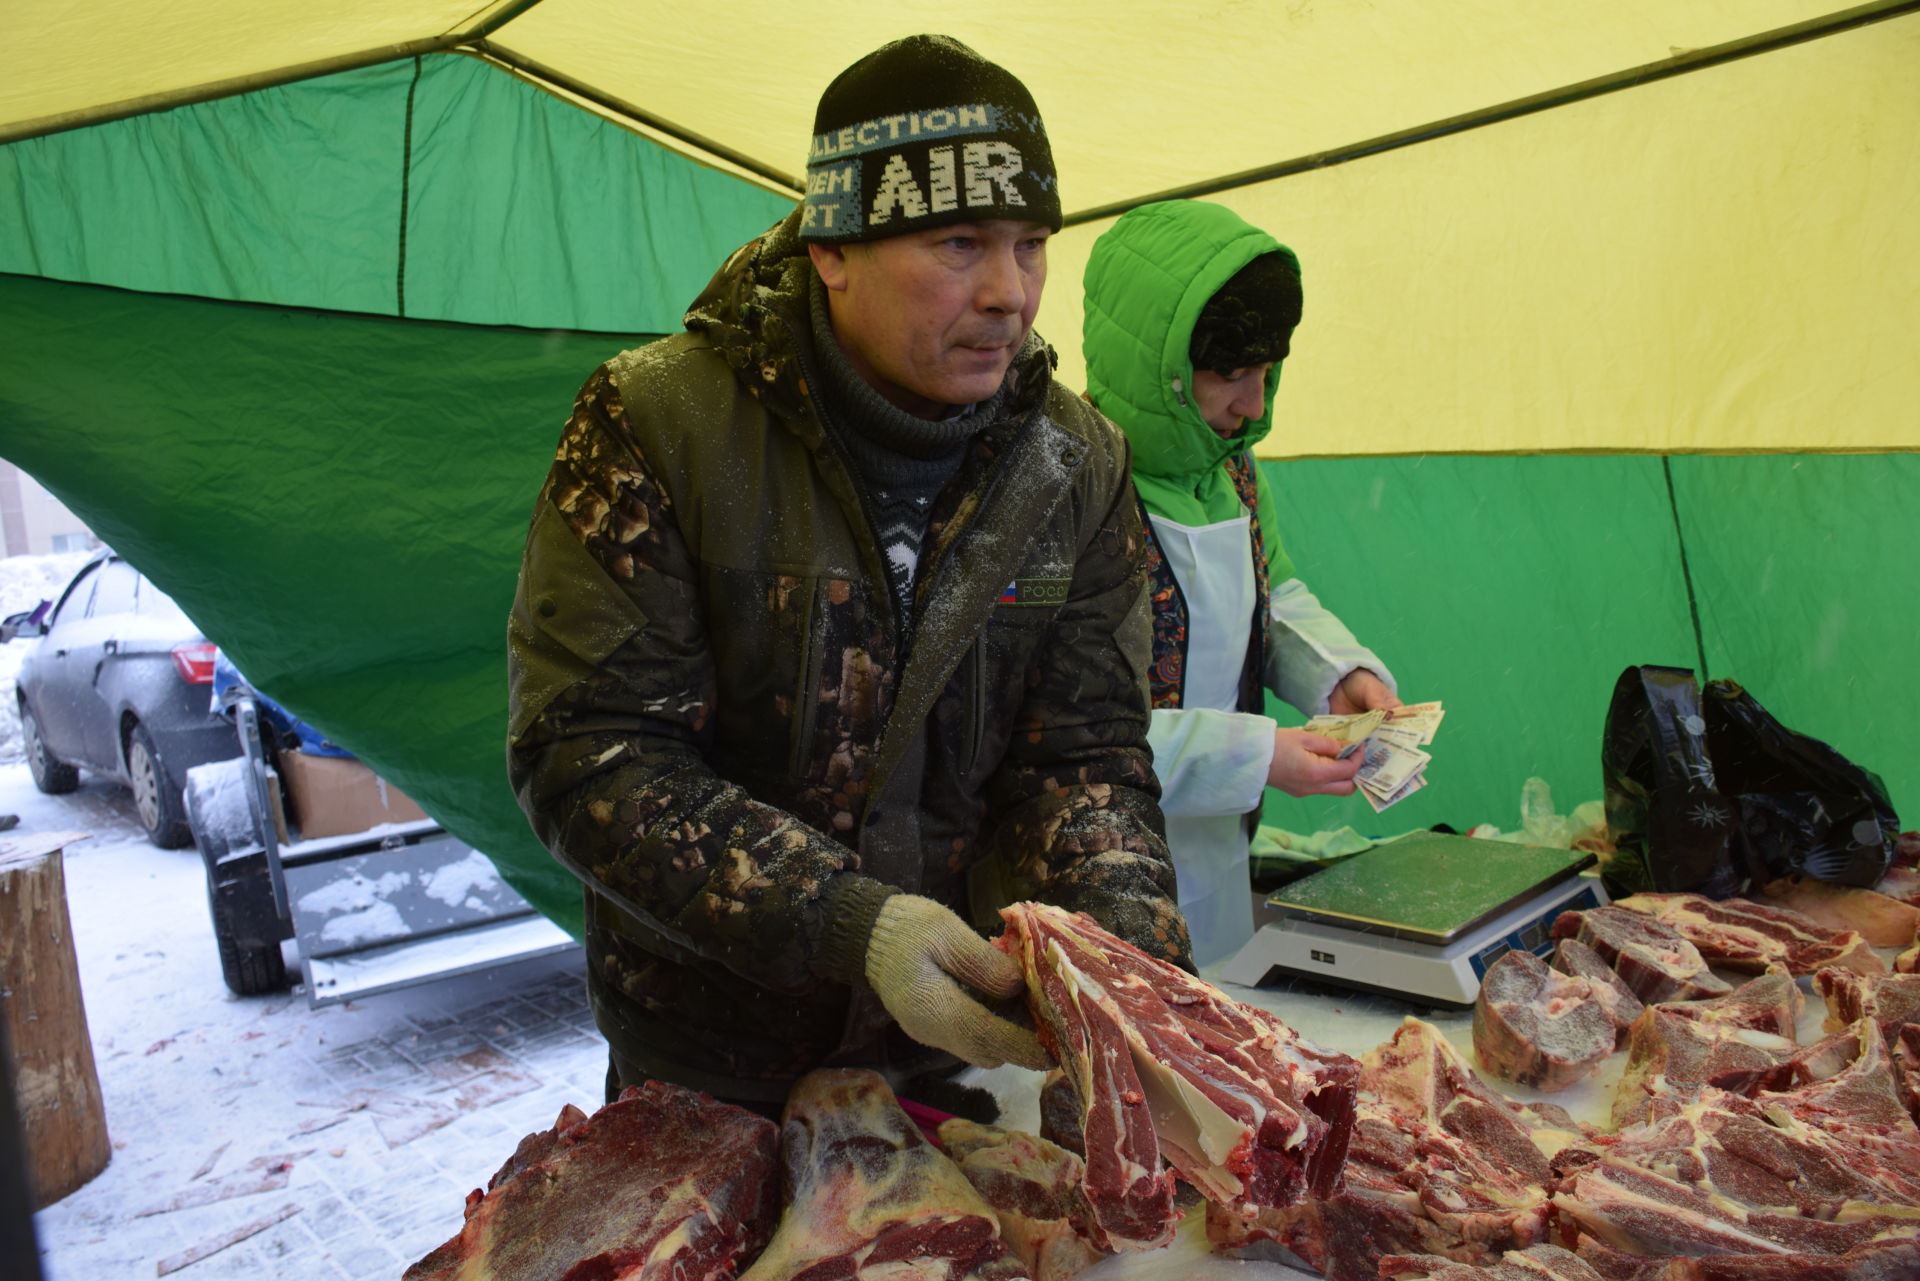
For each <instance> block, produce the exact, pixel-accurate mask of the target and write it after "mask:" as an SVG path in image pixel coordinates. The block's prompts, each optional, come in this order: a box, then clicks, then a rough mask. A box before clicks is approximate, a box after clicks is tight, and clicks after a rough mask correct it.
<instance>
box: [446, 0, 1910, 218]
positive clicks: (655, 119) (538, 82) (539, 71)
mask: <svg viewBox="0 0 1920 1281" xmlns="http://www.w3.org/2000/svg"><path fill="white" fill-rule="evenodd" d="M1915 2H1916V3H1920V0H1915ZM464 52H471V53H474V54H475V55H476V56H478V57H480V58H481V59H482V60H484V61H487V62H492V63H496V64H498V65H499V66H501V67H504V68H506V69H507V70H508V71H511V72H513V73H514V74H516V75H518V76H520V77H522V78H523V79H525V80H527V81H528V82H529V83H531V84H533V85H535V86H536V87H540V88H547V89H560V90H563V91H565V92H566V93H568V94H571V95H572V96H573V97H576V98H581V99H584V100H585V101H587V102H591V103H592V104H593V105H594V106H596V107H599V108H600V109H601V110H603V111H607V112H611V113H612V114H613V115H616V116H622V117H625V118H626V119H628V120H632V121H634V122H635V123H637V124H642V125H645V126H646V127H647V128H649V129H652V130H654V131H655V132H657V133H663V134H665V135H666V136H667V137H669V138H672V139H674V140H675V141H677V142H682V143H685V144H686V145H687V146H689V147H693V148H696V149H698V150H700V151H704V152H706V153H707V154H708V155H710V156H716V157H718V158H719V159H721V160H724V161H726V162H727V163H728V164H730V165H734V166H736V167H738V168H741V169H745V170H746V171H747V172H748V173H751V174H755V175H757V176H758V177H760V178H762V179H764V180H766V181H767V182H770V183H772V184H774V185H775V186H777V187H780V188H781V189H782V190H783V191H784V192H785V193H786V194H790V195H792V196H793V197H794V198H795V199H798V198H799V197H800V196H801V195H802V194H803V192H802V190H801V186H800V180H799V179H798V178H796V177H795V176H794V175H792V174H790V173H787V172H786V171H785V170H781V169H775V168H774V167H773V166H772V165H770V164H768V163H767V162H766V161H764V160H760V159H757V158H755V157H753V156H750V155H748V154H747V153H746V152H744V151H740V150H738V149H737V148H734V147H730V146H728V145H727V144H726V143H724V142H720V141H717V140H716V139H713V138H709V137H706V136H705V135H703V134H698V133H695V132H694V131H693V130H691V129H688V128H686V127H685V126H684V125H678V124H675V123H674V122H673V121H671V120H668V119H666V118H665V117H664V116H658V115H655V114H654V113H653V112H651V111H648V110H646V109H645V108H644V107H639V106H636V105H634V104H633V103H631V102H628V101H626V100H625V99H624V98H616V97H614V96H613V95H612V94H610V93H608V92H607V91H606V90H604V89H599V88H596V87H594V86H593V85H590V84H588V83H587V82H586V81H584V80H579V79H576V78H575V77H573V76H570V75H568V74H567V73H566V72H564V71H561V70H559V69H557V68H554V67H549V66H547V65H546V64H544V63H539V62H535V61H534V60H533V59H532V58H529V57H526V56H525V55H523V54H519V53H515V52H514V51H513V50H511V49H507V48H503V47H502V46H500V45H498V44H495V43H494V42H493V41H491V40H478V41H475V42H474V43H473V47H472V48H471V49H470V50H465V51H464Z"/></svg>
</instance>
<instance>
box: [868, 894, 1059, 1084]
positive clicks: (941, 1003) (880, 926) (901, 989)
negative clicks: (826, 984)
mask: <svg viewBox="0 0 1920 1281" xmlns="http://www.w3.org/2000/svg"><path fill="white" fill-rule="evenodd" d="M956 979H958V980H960V981H961V982H965V983H967V984H968V985H969V986H971V987H973V988H975V989H977V990H979V991H980V992H982V993H984V994H986V995H987V996H989V997H993V998H997V999H1003V1000H1004V999H1006V998H1008V997H1011V996H1014V995H1016V994H1018V993H1019V992H1020V991H1022V990H1023V989H1024V988H1025V987H1026V978H1025V976H1024V975H1023V974H1022V973H1021V972H1020V964H1019V962H1017V961H1015V960H1014V959H1013V958H1012V957H1010V956H1008V955H1007V954H1006V953H1004V952H1002V951H1001V950H1000V949H999V948H997V947H995V946H994V945H993V944H991V943H989V942H987V941H986V940H985V939H983V938H981V937H980V936H979V935H978V934H976V933H974V932H973V929H972V928H971V927H970V926H968V924H967V923H966V922H965V921H963V920H961V919H960V918H959V917H958V916H956V915H954V913H953V912H952V911H951V910H950V909H948V908H946V907H944V906H942V905H941V904H939V903H936V902H934V901H933V900H932V899H930V898H925V897H922V896H921V895H918V894H895V895H893V896H892V897H891V898H889V899H888V900H887V901H886V904H885V905H884V906H882V907H881V909H880V915H879V916H878V917H876V918H875V919H874V922H873V934H872V936H871V937H870V938H869V939H868V941H867V982H868V984H870V985H871V986H872V988H873V990H874V992H875V993H876V994H877V995H878V996H879V997H880V1003H881V1004H882V1005H884V1006H886V1007H887V1013H889V1014H891V1015H893V1017H894V1020H895V1021H896V1022H898V1023H899V1024H900V1028H901V1030H902V1031H904V1032H905V1033H906V1034H907V1035H908V1036H910V1037H912V1038H913V1039H914V1040H916V1041H918V1042H920V1044H922V1045H930V1046H932V1047H933V1048H935V1049H937V1050H945V1051H946V1052H947V1053H949V1054H953V1055H957V1056H959V1057H960V1058H963V1059H965V1060H966V1061H967V1062H969V1063H972V1064H975V1065H977V1066H979V1067H999V1066H1000V1065H1001V1064H1002V1063H1018V1064H1019V1065H1020V1066H1021V1067H1027V1068H1035V1069H1040V1068H1048V1067H1051V1066H1053V1060H1052V1059H1051V1058H1049V1057H1048V1056H1047V1052H1046V1051H1045V1050H1043V1049H1041V1048H1040V1042H1039V1040H1038V1039H1037V1038H1036V1037H1035V1036H1034V1035H1033V1033H1032V1032H1030V1031H1028V1030H1027V1029H1026V1028H1023V1027H1021V1026H1019V1025H1018V1024H1016V1023H1012V1022H1010V1021H1008V1020H1007V1019H1004V1018H1001V1017H1000V1016H999V1015H998V1014H995V1013H993V1012H992V1011H991V1010H989V1009H987V1007H986V1006H985V1005H983V1004H981V1002H980V1000H979V998H978V997H975V996H974V995H972V994H971V993H969V992H968V991H967V990H966V989H965V988H963V987H961V986H960V983H959V982H955V980H956Z"/></svg>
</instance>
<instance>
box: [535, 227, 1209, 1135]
mask: <svg viewBox="0 0 1920 1281" xmlns="http://www.w3.org/2000/svg"><path fill="white" fill-rule="evenodd" d="M794 225H795V224H794V220H793V219H788V220H787V221H786V222H783V223H782V224H780V225H779V226H776V227H775V228H774V229H773V230H771V231H770V232H768V233H767V234H766V235H765V236H763V237H761V238H760V239H759V240H756V241H754V242H752V243H751V244H748V245H746V246H744V247H743V248H742V249H740V250H738V251H736V252H735V253H734V255H733V256H732V257H731V258H730V259H729V261H728V262H727V264H726V265H725V266H724V267H723V268H722V269H721V270H720V272H719V273H718V274H717V275H716V276H715V277H714V279H713V281H712V283H711V284H710V285H709V286H708V287H707V289H706V291H705V292H704V293H703V294H702V295H701V296H700V298H699V299H698V300H696V302H695V303H694V305H693V309H692V310H691V311H689V312H688V314H687V321H686V323H687V330H688V332H686V333H684V334H677V335H674V336H672V337H670V338H667V339H664V340H662V341H660V342H657V343H654V344H652V345H649V346H646V347H642V348H639V349H637V350H635V351H630V352H626V353H624V354H623V355H621V356H619V357H617V358H615V359H614V360H612V361H609V362H608V363H607V364H606V365H604V366H602V367H601V368H600V369H599V370H598V371H596V372H595V373H594V375H593V377H592V378H590V379H589V380H588V382H587V384H586V386H585V387H584V388H583V389H582V391H581V393H580V396H579V399H578V400H577V402H576V403H575V406H574V411H573V416H572V417H571V419H569V421H568V423H567V426H566V429H565V432H564V433H563V435H562V437H561V440H560V445H559V450H558V453H557V456H556V458H555V461H554V464H553V469H552V472H551V473H550V474H549V477H548V480H547V483H546V486H545V488H544V490H543V491H542V493H541V495H540V500H539V503H538V504H537V506H536V509H535V512H534V516H533V520H532V525H531V529H530V531H529V534H528V539H527V548H526V557H525V561H524V563H523V566H522V570H521V576H520V586H519V591H518V593H517V595H516V597H515V600H514V607H513V615H512V619H511V622H510V625H509V649H510V658H511V675H512V713H511V725H510V730H509V734H510V738H509V745H508V760H509V771H510V773H511V776H512V780H513V784H514V788H515V791H516V793H517V794H518V796H519V798H520V804H521V806H522V808H524V809H525V810H526V813H527V816H528V818H529V819H530V820H531V822H532V824H533V827H534V830H535V831H536V832H537V833H538V834H539V836H540V838H541V839H542V840H543V841H544V842H545V843H546V845H547V847H548V848H549V849H550V850H552V851H553V853H554V855H555V856H556V857H557V858H559V859H560V861H561V862H562V863H564V864H566V865H567V866H568V867H569V868H571V869H572V870H573V871H574V872H575V874H577V875H578V876H580V877H581V879H582V880H583V881H585V883H586V885H587V887H588V891H589V892H588V895H587V917H588V937H587V948H588V957H589V988H590V991H591V993H592V995H593V998H594V1004H595V1010H596V1015H597V1017H598V1019H599V1022H600V1026H601V1028H602V1030H603V1031H604V1032H605V1033H606V1034H607V1037H608V1040H609V1041H610V1042H611V1044H612V1045H613V1048H614V1049H615V1050H616V1051H617V1052H618V1053H620V1054H621V1055H622V1056H624V1057H625V1058H627V1059H629V1060H630V1061H632V1062H633V1063H635V1064H636V1065H638V1066H639V1067H641V1068H642V1069H643V1070H645V1071H647V1072H649V1073H651V1074H654V1075H659V1076H662V1077H667V1078H669V1079H673V1080H678V1081H682V1082H684V1083H686V1084H690V1085H694V1086H696V1087H698V1088H703V1089H708V1090H711V1091H713V1092H715V1093H718V1094H722V1095H724V1096H727V1097H734V1098H768V1099H778V1098H781V1097H784V1094H785V1091H786V1087H787V1083H788V1082H789V1081H790V1080H791V1079H792V1078H793V1077H795V1076H797V1075H799V1074H800V1073H802V1072H805V1071H807V1070H809V1069H810V1068H813V1067H816V1066H819V1065H821V1064H822V1063H828V1062H831V1063H857V1064H861V1065H865V1066H874V1067H879V1068H881V1069H882V1070H886V1071H888V1072H889V1074H890V1075H893V1076H895V1077H896V1078H899V1077H903V1076H905V1075H907V1074H909V1073H910V1072H912V1071H914V1070H918V1069H919V1068H920V1067H924V1066H926V1065H927V1064H928V1062H929V1061H930V1060H933V1059H937V1058H938V1057H939V1056H935V1055H933V1054H932V1053H931V1052H930V1051H928V1050H926V1049H925V1048H924V1047H920V1046H916V1045H914V1044H913V1043H911V1042H909V1041H907V1040H906V1039H905V1038H904V1036H902V1035H901V1034H900V1033H899V1031H898V1029H896V1028H893V1027H892V1026H891V1022H890V1020H889V1019H888V1018H887V1016H886V1013H885V1011H884V1010H883V1009H882V1008H881V1007H880V1005H879V1002H878V1001H877V999H876V998H874V996H873V995H872V993H871V991H870V990H869V989H868V988H867V987H866V985H865V981H864V973H865V956H866V941H867V936H868V932H869V930H870V928H871V925H872V921H873V918H874V916H875V915H876V914H877V913H878V911H879V908H880V905H881V903H882V902H883V900H884V898H885V897H886V896H887V895H889V894H891V893H893V892H896V891H902V890H904V891H908V892H912V893H918V894H925V895H928V896H930V897H933V898H936V899H939V900H940V901H942V902H944V903H947V904H949V905H951V906H953V907H954V908H955V909H956V910H957V911H959V912H960V914H961V915H962V916H963V917H964V916H967V915H968V914H969V911H970V909H971V910H972V913H973V916H974V919H975V920H976V921H977V922H981V921H985V920H990V919H992V918H991V909H992V908H994V907H997V906H998V904H997V903H970V902H969V881H970V872H971V873H972V876H971V879H972V880H973V882H974V884H975V886H976V887H977V892H978V894H979V895H980V896H982V897H984V895H985V894H986V893H987V891H986V890H985V889H984V888H978V887H983V886H985V885H986V884H987V883H989V882H991V883H992V884H993V886H994V889H993V891H992V892H993V893H995V894H998V895H1000V896H1003V898H1004V899H1009V900H1010V899H1011V898H1015V897H1018V898H1037V899H1042V900H1044V901H1047V902H1052V903H1057V904H1060V905H1061V906H1064V907H1068V908H1076V909H1081V910H1085V911H1087V912H1089V913H1091V914H1092V915H1093V916H1095V917H1096V918H1097V919H1099V920H1100V921H1102V922H1103V923H1104V924H1105V925H1106V926H1107V927H1108V928H1110V929H1113V930H1115V931H1116V932H1117V933H1119V934H1121V935H1122V936H1123V937H1126V938H1128V939H1130V940H1132V941H1134V942H1136V943H1138V944H1140V945H1141V946H1143V947H1145V948H1147V949H1149V950H1151V951H1153V952H1155V953H1156V954H1158V955H1162V956H1165V957H1167V958H1169V959H1173V960H1179V961H1185V958H1186V957H1187V955H1188V950H1187V936H1186V927H1185V924H1184V922H1183V921H1182V920H1181V919H1180V916H1179V914H1178V910H1177V909H1176V908H1175V906H1174V898H1173V888H1174V882H1173V871H1172V867H1171V864H1170V863H1169V861H1168V858H1167V854H1166V848H1165V844H1164V842H1163V840H1162V829H1163V825H1162V820H1161V816H1160V810H1159V806H1158V803H1157V797H1158V792H1159V789H1158V784H1157V783H1156V782H1155V780H1154V777H1153V772H1152V768H1151V765H1150V762H1149V758H1148V753H1147V750H1146V728H1147V720H1148V708H1147V701H1146V695H1145V676H1144V673H1145V668H1146V664H1147V661H1148V655H1147V649H1148V623H1147V615H1146V612H1145V609H1144V599H1145V597H1144V592H1143V585H1144V577H1143V567H1142V555H1143V547H1142V541H1141V533H1140V525H1139V515H1138V509H1137V505H1136V503H1135V502H1134V499H1133V495H1132V491H1131V488H1130V486H1129V483H1128V479H1127V452H1126V444H1125V440H1124V438H1123V437H1122V436H1121V434H1120V433H1119V431H1117V430H1116V429H1115V428H1113V427H1112V426H1111V425H1110V424H1109V423H1108V422H1107V421H1106V420H1105V419H1103V418H1101V417H1100V416H1099V415H1098V414H1097V413H1096V412H1094V411H1093V410H1092V409H1091V408H1090V407H1089V406H1087V405H1086V404H1085V403H1084V402H1083V401H1081V400H1080V399H1079V398H1078V397H1076V396H1073V395H1071V394H1070V393H1068V392H1067V391H1066V390H1065V389H1064V388H1062V387H1061V386H1060V385H1059V384H1057V383H1055V382H1054V381H1053V378H1052V369H1051V362H1052V353H1051V351H1050V350H1048V349H1047V348H1046V347H1045V346H1044V345H1043V344H1041V343H1039V342H1038V341H1037V340H1030V342H1029V344H1028V346H1027V348H1026V350H1024V351H1023V352H1022V354H1021V356H1020V358H1019V359H1018V360H1017V361H1016V363H1015V366H1014V368H1013V369H1012V370H1010V371H1009V374H1008V377H1009V379H1010V380H1012V382H1011V386H1010V391H1011V395H1010V397H1009V403H1010V404H1011V405H1012V406H1014V408H1013V409H1012V411H1011V412H1009V413H1008V414H1007V415H1006V416H1004V417H1003V418H1002V419H1001V420H1000V421H999V422H998V423H996V424H994V425H993V426H991V427H989V428H987V429H986V430H985V431H983V432H982V433H981V435H980V436H979V437H977V438H976V439H975V441H974V442H973V443H972V445H971V446H970V448H969V450H968V454H967V457H966V459H965V461H964V462H963V463H962V464H961V466H960V469H959V471H958V472H957V474H956V475H955V476H954V478H953V480H952V481H951V482H950V483H949V484H948V485H947V486H946V488H945V489H944V490H943V491H942V493H941V494H940V496H939V497H938V498H937V499H936V500H935V503H934V507H933V510H932V514H931V520H930V524H929V528H928V531H927V536H926V541H925V544H924V546H923V548H922V552H921V558H920V562H919V573H918V578H917V583H916V610H917V625H916V627H915V629H914V631H913V641H912V647H911V650H910V658H909V660H908V661H907V662H906V663H905V664H904V665H903V664H902V663H901V662H900V661H899V648H898V637H899V634H900V627H899V620H898V619H897V617H896V606H895V605H894V604H893V597H892V594H891V593H890V592H889V590H888V587H887V579H886V574H885V570H884V568H883V566H882V563H881V560H880V550H879V547H878V544H877V542H876V540H875V538H874V536H873V534H872V532H871V526H870V523H869V521H868V520H867V518H866V516H865V515H864V514H863V511H862V508H861V505H860V499H859V497H858V491H857V489H856V486H855V482H854V479H853V477H852V474H851V472H850V470H849V465H848V463H847V461H846V459H845V458H844V456H843V455H842V453H841V452H840V451H839V450H838V448H837V447H836V446H835V445H834V443H833V442H832V441H831V439H830V438H829V437H828V434H827V432H826V430H825V428H824V425H823V423H822V420H821V417H820V414H819V410H818V407H817V406H816V404H815V403H814V401H813V399H812V397H811V392H810V388H812V387H814V386H817V385H819V384H818V381H817V380H816V379H815V378H813V377H810V376H809V372H810V369H811V368H812V366H811V363H810V362H811V361H812V359H813V353H812V342H813V339H812V337H811V330H810V327H809V324H808V315H809V310H808V294H807V289H808V287H809V281H810V280H811V278H812V271H813V268H812V265H811V263H810V262H809V260H808V258H807V255H806V251H805V249H804V247H803V246H802V245H800V243H799V242H798V240H797V239H796V237H795V235H794ZM983 859H987V860H990V868H991V870H992V873H993V874H992V875H991V876H982V875H980V873H981V872H982V871H986V870H988V869H975V868H973V865H974V864H975V863H976V862H977V861H979V860H983ZM996 924H997V922H996ZM946 1061H947V1062H951V1060H946Z"/></svg>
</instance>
